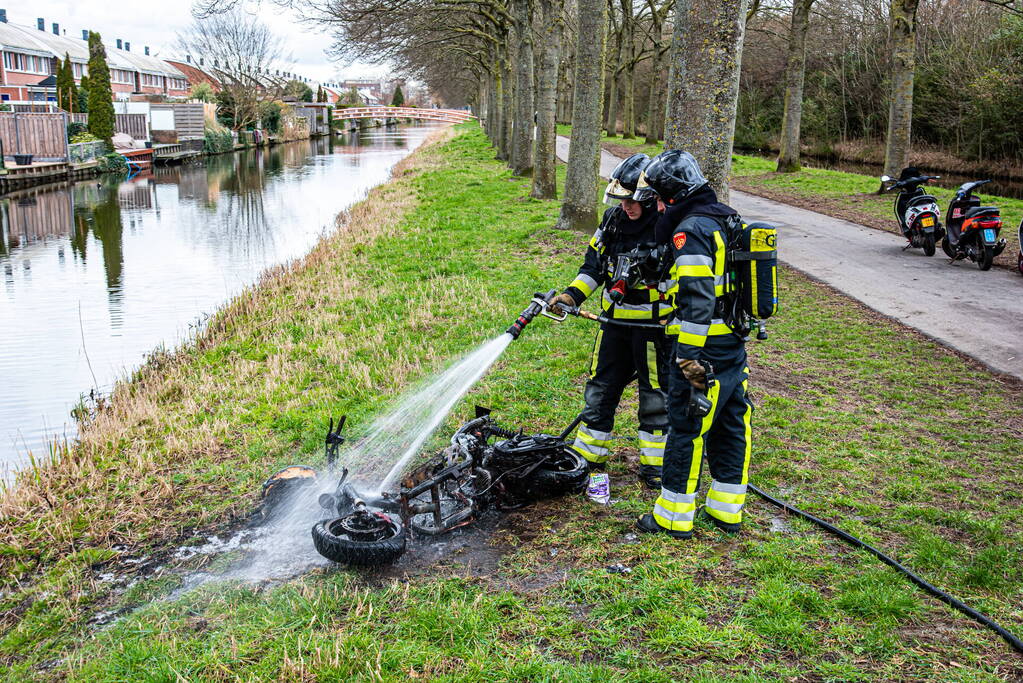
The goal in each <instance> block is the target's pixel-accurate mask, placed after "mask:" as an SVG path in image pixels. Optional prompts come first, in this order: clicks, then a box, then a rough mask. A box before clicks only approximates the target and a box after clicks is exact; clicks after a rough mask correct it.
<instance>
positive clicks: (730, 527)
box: [700, 508, 742, 534]
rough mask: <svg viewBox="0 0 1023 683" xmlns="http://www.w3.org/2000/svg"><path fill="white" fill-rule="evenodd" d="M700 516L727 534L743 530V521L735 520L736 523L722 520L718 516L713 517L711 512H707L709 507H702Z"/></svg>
mask: <svg viewBox="0 0 1023 683" xmlns="http://www.w3.org/2000/svg"><path fill="white" fill-rule="evenodd" d="M700 517H701V518H702V519H704V520H706V521H708V522H710V523H711V524H713V525H714V526H716V527H717V528H718V529H721V530H722V531H724V532H725V533H726V534H737V533H739V532H740V531H742V522H735V523H729V522H722V521H721V520H720V519H718V518H717V517H712V516H711V514H710V513H709V512H707V508H700Z"/></svg>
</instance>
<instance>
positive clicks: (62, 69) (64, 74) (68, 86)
mask: <svg viewBox="0 0 1023 683" xmlns="http://www.w3.org/2000/svg"><path fill="white" fill-rule="evenodd" d="M77 100H78V93H77V91H76V88H75V76H74V71H72V69H71V57H70V56H69V55H68V53H66V52H65V53H64V61H63V62H60V63H59V64H58V65H57V106H58V107H60V108H61V109H63V110H64V111H67V112H74V111H76V110H77V109H78V106H77V105H78V102H77Z"/></svg>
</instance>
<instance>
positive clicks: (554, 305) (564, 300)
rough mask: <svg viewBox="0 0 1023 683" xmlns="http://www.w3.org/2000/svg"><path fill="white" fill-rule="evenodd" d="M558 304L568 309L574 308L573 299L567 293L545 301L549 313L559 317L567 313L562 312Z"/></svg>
mask: <svg viewBox="0 0 1023 683" xmlns="http://www.w3.org/2000/svg"><path fill="white" fill-rule="evenodd" d="M560 304H564V305H566V306H569V307H575V299H573V298H572V295H571V294H569V293H568V292H563V293H561V294H559V295H557V296H552V297H551V298H550V300H548V301H547V305H548V306H549V307H550V310H551V313H553V314H554V315H561V314H562V313H567V312H568V311H563V310H562V309H561V306H560Z"/></svg>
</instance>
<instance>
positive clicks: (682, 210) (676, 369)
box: [634, 150, 753, 538]
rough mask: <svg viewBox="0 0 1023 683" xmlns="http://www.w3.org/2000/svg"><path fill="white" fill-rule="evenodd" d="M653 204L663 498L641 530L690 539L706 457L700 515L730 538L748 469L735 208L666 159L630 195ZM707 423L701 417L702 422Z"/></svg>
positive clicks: (691, 169) (677, 155)
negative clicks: (664, 262)
mask: <svg viewBox="0 0 1023 683" xmlns="http://www.w3.org/2000/svg"><path fill="white" fill-rule="evenodd" d="M651 195H655V196H656V197H657V200H658V206H659V208H661V209H662V210H663V213H662V215H661V219H660V221H659V223H658V226H657V233H658V237H663V238H664V239H670V243H671V247H672V252H673V259H672V261H673V264H672V266H671V270H670V274H669V280H668V283H667V291H668V294H669V295H671V296H672V298H673V301H674V303H675V312H674V315H673V317H672V319H670V320H669V321H668V325H667V327H666V330H665V331H666V333H667V334H668V335H670V336H672V337H673V338H674V339H673V348H672V352H671V361H672V362H670V363H669V367H670V379H669V386H668V419H669V422H670V425H671V429H670V430H669V432H668V440H667V446H666V447H665V453H664V468H663V476H662V484H661V495H660V496H659V497H658V498H657V501H656V502H655V503H654V506H653V511H652V513H648V514H645V515H643V516H642V517H640V519H639V521H638V522H637V525H638V526H639V528H640V529H641V530H642V531H648V532H666V533H668V534H670V535H671V536H674V537H675V538H689V537H690V536H692V534H693V522H694V518H695V515H696V511H697V505H696V496H697V491H698V489H699V483H700V470H701V466H702V460H703V458H704V456H706V459H707V464H708V469H709V470H710V476H711V482H710V487H709V489H708V491H707V498H706V505H705V507H704V509H703V510H704V512H703V514H705V515H706V516H707V517H708V518H709V520H710V521H711V522H712V523H713V524H714V525H716V526H717V527H718V528H720V529H722V530H724V531H727V532H731V533H734V532H737V531H739V529H740V526H741V523H742V508H743V504H744V503H745V501H746V484H747V480H748V474H749V462H750V432H751V428H750V420H751V417H752V415H753V404H752V402H751V401H750V399H749V397H748V395H747V387H748V381H749V368H748V367H747V364H746V347H745V337H744V335H743V334H740V333H737V332H735V331H734V330H735V329H736V328H737V327H738V326H739V321H736V320H734V319H732V318H733V317H734V315H735V313H734V311H735V307H734V306H732V305H731V302H730V300H729V297H728V292H727V291H726V281H727V278H726V276H725V254H726V249H727V246H728V226H729V221H734V220H739V219H738V216H737V214H736V212H735V210H734V209H732V208H731V207H729V206H726V205H725V204H721V203H719V202H718V201H717V195H716V194H715V193H714V191H713V190H712V189H711V187H710V185H708V184H707V180H706V178H704V177H703V174H702V173H701V171H700V167H699V165H698V164H697V162H696V159H694V158H693V156H692V155H691V154H689V153H687V152H682V151H680V150H668V151H666V152H663V153H661V154H659V155H658V156H657V157H655V158H654V159H653V160H652V161H651V162H650V163H649V164H648V165H647V166H646V168H645V169H644V171H643V175H642V176H641V178H640V180H639V188H638V189H637V192H636V194H635V195H634V196H635V197H636V198H637V199H640V200H642V199H645V198H647V197H649V196H651ZM704 412H705V413H706V414H702V413H704Z"/></svg>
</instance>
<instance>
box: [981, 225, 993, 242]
mask: <svg viewBox="0 0 1023 683" xmlns="http://www.w3.org/2000/svg"><path fill="white" fill-rule="evenodd" d="M984 241H985V242H994V241H995V231H994V229H993V228H984Z"/></svg>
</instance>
